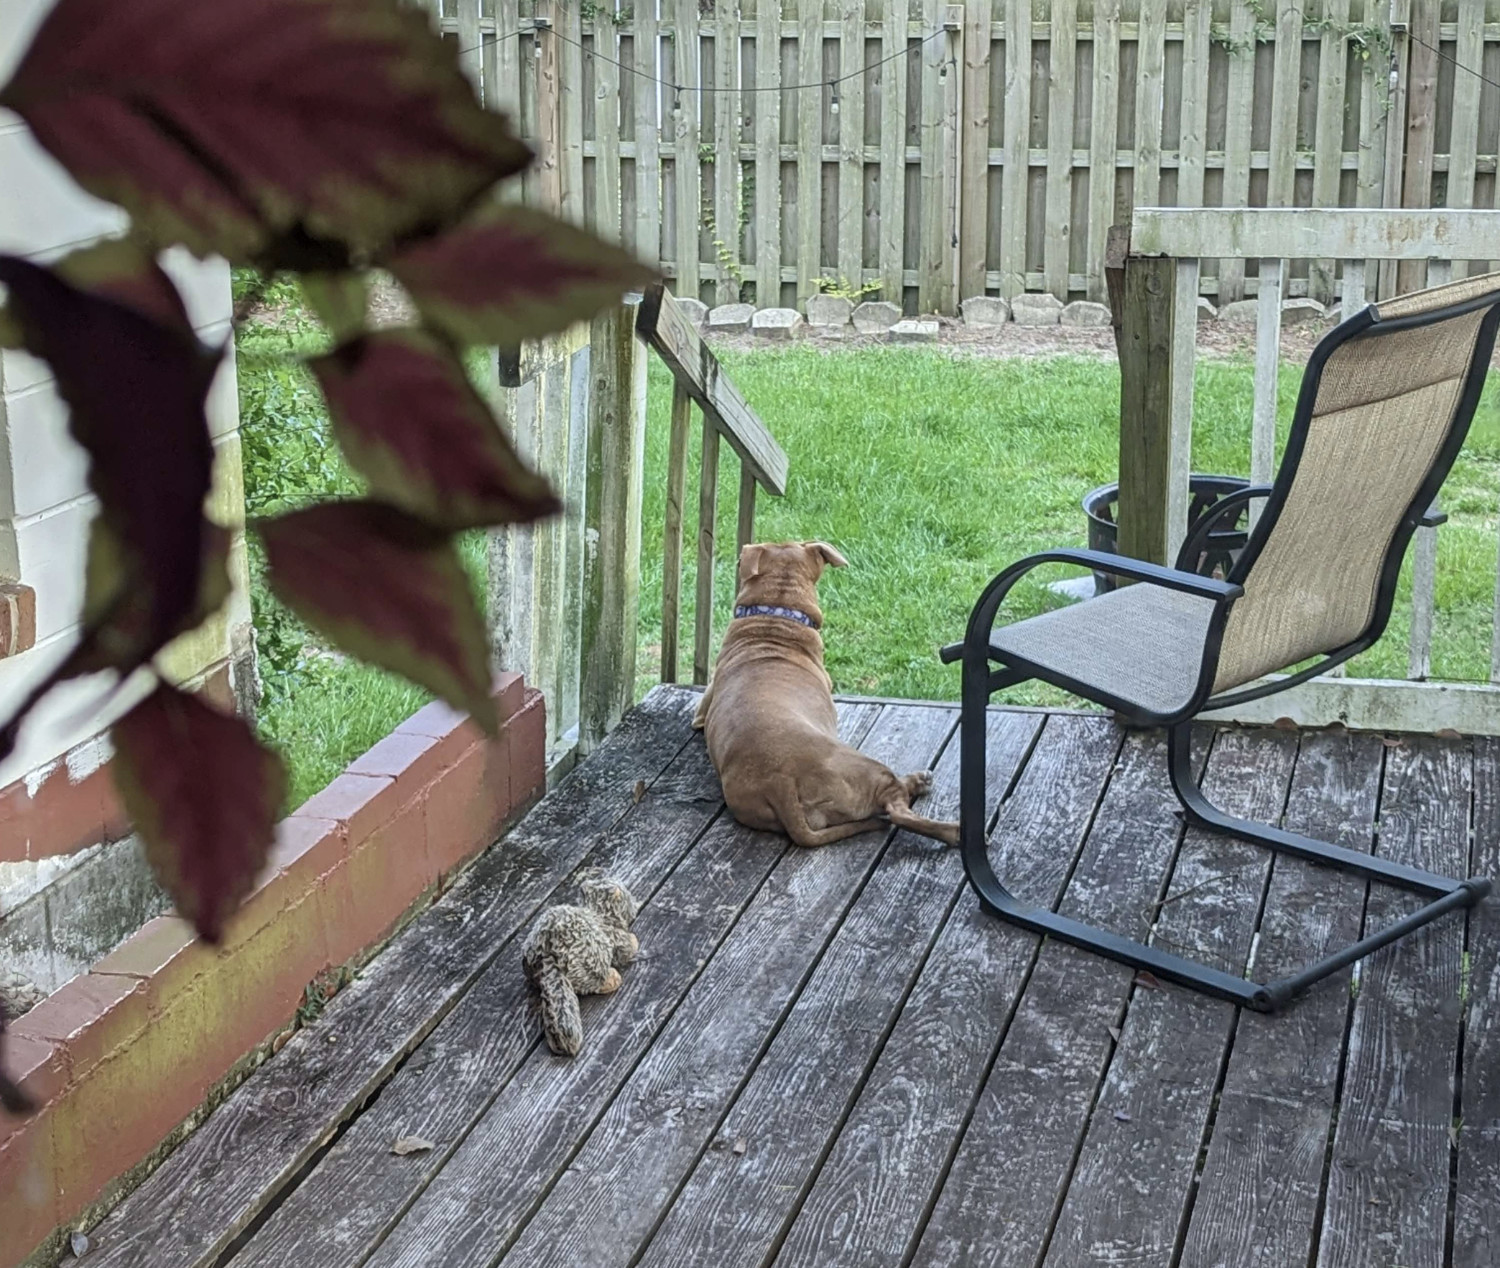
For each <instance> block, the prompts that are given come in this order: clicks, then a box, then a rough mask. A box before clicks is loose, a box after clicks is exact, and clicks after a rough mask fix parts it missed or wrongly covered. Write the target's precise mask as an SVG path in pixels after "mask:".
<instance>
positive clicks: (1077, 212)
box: [427, 0, 1500, 312]
mask: <svg viewBox="0 0 1500 1268" xmlns="http://www.w3.org/2000/svg"><path fill="white" fill-rule="evenodd" d="M427 2H428V3H429V4H430V5H431V6H432V7H435V8H436V7H438V6H439V5H441V10H440V20H441V23H442V26H443V29H444V30H445V31H447V32H449V33H450V34H451V36H452V38H453V39H454V40H456V41H457V42H458V44H459V46H460V48H461V49H462V50H463V55H464V60H465V64H466V66H467V67H468V69H469V72H470V74H471V75H472V77H473V78H474V80H475V82H476V83H477V84H479V85H480V86H481V89H482V91H483V94H484V97H485V99H486V101H487V103H488V104H490V105H492V106H495V107H497V108H499V109H502V110H505V111H507V112H508V113H511V114H512V115H514V116H516V117H518V118H519V120H520V123H521V128H522V131H523V134H524V135H525V136H526V137H527V138H528V140H530V141H531V143H532V144H533V145H535V146H537V148H538V149H539V151H540V152H541V154H542V157H543V163H542V164H541V166H540V167H539V168H537V169H536V170H535V171H533V172H532V173H531V174H530V175H529V176H528V178H527V181H526V194H525V196H526V197H527V198H528V199H531V200H533V201H538V202H541V201H545V202H547V203H548V204H549V205H551V203H552V202H553V201H556V202H557V203H558V204H559V205H560V206H561V208H562V210H563V211H564V213H565V214H567V215H569V216H570V217H572V218H574V219H577V220H587V221H589V222H590V223H592V224H594V225H596V226H597V227H598V228H600V230H601V231H603V232H606V233H609V234H611V235H618V236H619V237H620V238H621V239H622V240H623V241H624V242H625V243H626V244H627V245H629V246H631V247H632V248H633V249H635V250H636V251H637V253H638V254H640V255H641V256H642V257H644V258H646V259H648V260H650V261H654V262H659V263H660V266H661V268H662V270H663V272H664V273H665V275H666V276H668V277H669V278H671V279H672V280H673V288H674V290H675V291H676V292H677V293H678V294H679V295H691V296H695V297H697V298H701V299H703V300H704V301H706V302H710V303H726V302H730V301H733V300H737V299H740V298H745V299H753V301H754V302H755V303H756V304H757V305H758V306H760V307H769V306H776V305H780V304H792V303H797V302H800V301H803V300H805V299H806V298H807V296H808V295H810V294H812V293H814V292H815V291H816V290H817V289H818V288H819V286H820V285H830V284H831V285H834V286H837V287H840V288H843V289H846V290H851V291H856V290H859V289H861V288H864V287H869V288H872V290H871V293H872V294H873V293H875V292H876V291H878V292H879V293H880V294H881V295H882V296H883V297H884V298H887V299H893V300H895V301H896V302H898V303H902V304H904V306H905V307H906V308H907V309H908V311H918V310H920V311H924V312H930V311H943V312H951V311H953V309H954V305H955V304H956V302H957V301H959V300H961V299H963V298H966V297H968V296H970V295H976V294H980V293H984V292H990V293H998V294H1000V295H1003V296H1006V297H1009V296H1011V295H1014V294H1016V293H1017V292H1019V291H1022V290H1043V289H1045V290H1048V291H1051V292H1053V293H1054V294H1056V295H1057V296H1058V297H1059V298H1066V297H1067V296H1069V295H1081V294H1087V295H1088V296H1089V297H1090V298H1093V299H1103V298H1104V295H1105V284H1104V276H1103V264H1104V254H1105V249H1106V237H1107V233H1108V228H1109V226H1110V225H1112V224H1115V223H1119V222H1122V221H1123V220H1126V219H1128V217H1129V213H1130V210H1131V209H1132V207H1135V206H1159V205H1174V204H1175V205H1178V206H1185V207H1196V206H1214V205H1222V206H1229V207H1237V206H1247V205H1252V204H1259V205H1268V206H1292V205H1297V206H1313V207H1334V206H1348V207H1356V206H1357V207H1381V206H1387V207H1395V206H1404V207H1412V208H1421V207H1426V206H1429V205H1433V206H1436V205H1446V206H1449V207H1458V208H1469V207H1492V206H1494V205H1495V202H1496V183H1495V182H1496V160H1497V154H1500V89H1497V88H1496V86H1495V85H1494V84H1493V83H1487V82H1485V80H1484V79H1483V78H1481V77H1480V76H1481V75H1483V76H1487V77H1488V79H1490V80H1495V81H1500V0H964V3H963V4H961V5H950V4H946V3H941V2H940V0H636V2H635V3H633V4H629V5H627V4H625V3H624V0H604V3H603V4H587V5H585V4H583V3H582V0H427ZM1475 72H1478V73H1475ZM1199 283H1200V293H1203V294H1207V295H1214V296H1218V297H1219V298H1220V299H1221V300H1230V299H1237V298H1240V297H1241V296H1242V295H1244V294H1245V293H1247V292H1249V293H1252V294H1253V293H1254V292H1255V289H1256V286H1257V284H1258V283H1257V279H1256V278H1255V277H1254V275H1253V273H1252V274H1251V276H1249V277H1247V275H1246V269H1245V267H1244V263H1243V262H1242V261H1240V260H1235V259H1230V260H1226V261H1224V262H1223V263H1222V264H1220V263H1218V262H1210V263H1208V264H1206V265H1205V267H1204V268H1203V270H1202V271H1201V274H1200V279H1199ZM1394 284H1395V278H1394V277H1393V276H1385V277H1383V278H1382V281H1381V286H1382V288H1383V289H1385V290H1388V289H1389V288H1390V287H1391V286H1392V285H1394ZM1282 286H1283V292H1284V293H1285V294H1303V293H1311V294H1312V295H1313V296H1314V297H1316V298H1318V299H1320V300H1323V301H1325V302H1327V301H1330V300H1332V299H1333V298H1334V297H1335V295H1336V294H1337V290H1338V279H1337V277H1336V276H1335V275H1334V274H1332V273H1331V272H1329V270H1328V269H1327V268H1326V267H1319V266H1318V264H1317V263H1316V262H1312V263H1307V262H1299V263H1294V264H1293V266H1292V267H1291V268H1290V270H1289V272H1288V273H1287V275H1285V276H1284V278H1283V280H1282Z"/></svg>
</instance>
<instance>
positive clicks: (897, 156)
mask: <svg viewBox="0 0 1500 1268" xmlns="http://www.w3.org/2000/svg"><path fill="white" fill-rule="evenodd" d="M887 3H888V5H889V8H888V9H887V10H886V22H885V24H884V42H883V44H882V47H881V50H880V55H881V57H882V58H885V59H887V60H886V61H885V62H884V63H883V64H882V66H881V68H880V293H881V298H883V299H887V300H889V301H890V302H891V303H893V304H896V305H898V306H899V305H900V304H901V300H902V295H903V291H904V289H905V285H906V235H905V232H904V231H905V226H906V75H907V63H908V61H909V60H910V56H909V53H908V50H907V34H906V22H907V0H887ZM986 135H988V134H986ZM986 144H988V141H986ZM986 157H988V151H986ZM980 263H981V266H982V265H983V259H982V258H981V261H980ZM980 289H981V290H982V289H983V281H982V279H981V284H980Z"/></svg>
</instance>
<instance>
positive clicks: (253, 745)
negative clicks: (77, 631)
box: [110, 683, 286, 943]
mask: <svg viewBox="0 0 1500 1268" xmlns="http://www.w3.org/2000/svg"><path fill="white" fill-rule="evenodd" d="M110 734H111V738H112V739H113V740H114V747H115V758H114V764H113V768H112V769H113V771H114V779H115V785H116V787H117V788H118V789H119V791H120V800H121V801H122V802H123V803H124V805H125V809H126V810H127V811H128V812H129V814H130V817H131V820H132V821H133V822H134V823H135V826H136V830H137V831H138V832H139V833H140V834H141V839H142V840H143V841H144V842H145V846H146V857H147V858H148V859H149V860H150V863H151V867H152V869H153V870H154V871H155V873H156V877H157V879H158V880H159V881H160V882H161V884H162V888H164V889H165V890H166V891H167V893H168V894H170V895H171V896H172V901H173V902H174V903H176V905H177V910H178V911H179V912H181V913H182V915H183V916H185V917H186V918H187V919H188V920H191V921H192V922H193V926H194V927H195V928H196V929H197V931H198V936H199V937H200V938H202V939H203V940H204V941H205V942H210V943H212V942H217V941H218V939H219V934H220V932H221V931H222V929H223V927H224V922H225V920H226V919H228V917H229V916H230V915H231V914H232V913H233V911H234V909H235V908H236V907H237V906H238V905H239V903H240V900H241V899H243V898H244V897H245V895H246V894H248V893H249V892H250V889H251V887H252V886H253V885H254V883H255V878H256V876H257V875H258V874H259V873H260V870H261V868H262V867H263V866H264V865H265V861H266V854H267V851H268V850H269V849H270V846H271V839H272V836H273V834H274V832H275V825H276V815H277V813H278V812H279V811H280V808H281V802H282V799H283V798H284V797H285V795H286V771H285V770H284V768H283V767H282V764H281V759H280V758H279V757H277V756H276V754H274V753H272V752H271V751H270V750H269V749H267V748H265V747H263V746H262V745H261V744H260V742H259V741H258V740H257V739H256V738H255V733H254V732H253V731H252V730H251V729H250V727H249V726H248V725H247V724H246V723H245V722H244V721H243V720H242V719H240V718H237V717H234V716H233V715H232V714H228V713H220V712H219V710H217V709H215V708H213V707H212V706H211V705H207V704H205V703H204V702H203V701H202V700H200V699H199V698H198V697H197V696H193V695H189V694H188V693H187V692H185V691H179V690H177V688H175V687H169V686H167V685H166V684H165V683H162V684H161V685H159V686H158V687H157V688H156V690H155V691H153V692H152V693H151V694H150V695H149V696H147V697H146V699H145V700H143V701H142V702H141V703H140V704H138V705H136V707H135V708H134V709H132V710H131V711H130V712H129V713H127V714H126V715H125V716H124V717H123V718H121V719H120V720H119V721H118V722H116V723H115V724H114V727H113V728H112V729H111V732H110Z"/></svg>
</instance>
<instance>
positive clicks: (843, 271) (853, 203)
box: [837, 0, 866, 290]
mask: <svg viewBox="0 0 1500 1268" xmlns="http://www.w3.org/2000/svg"><path fill="white" fill-rule="evenodd" d="M840 16H841V18H842V21H841V23H840V31H839V63H838V64H839V75H840V76H841V77H842V76H844V75H850V74H854V73H855V72H856V71H862V70H863V69H864V65H865V3H864V0H842V5H841V15H840ZM837 92H838V102H839V117H838V134H839V216H838V226H839V229H838V262H839V263H838V271H839V277H840V278H841V279H846V280H847V281H848V284H849V285H850V286H851V287H853V288H854V289H855V290H858V289H859V287H860V286H861V285H863V284H864V276H865V272H864V271H865V260H864V255H865V93H866V85H865V79H864V76H863V75H862V74H860V75H857V76H856V77H855V78H854V79H848V80H845V81H844V82H843V83H841V84H839V85H838V86H837Z"/></svg>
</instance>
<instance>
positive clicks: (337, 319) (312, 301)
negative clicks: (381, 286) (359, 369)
mask: <svg viewBox="0 0 1500 1268" xmlns="http://www.w3.org/2000/svg"><path fill="white" fill-rule="evenodd" d="M301 283H302V297H303V298H304V299H305V300H306V301H307V306H308V307H309V308H311V309H312V310H313V312H314V313H316V314H317V316H318V320H319V321H321V322H322V323H323V324H324V325H325V326H327V327H328V329H329V330H331V331H332V332H333V337H334V338H335V339H352V338H353V337H354V336H355V335H357V334H359V332H360V331H362V330H363V329H364V328H365V315H366V313H367V312H368V309H369V304H370V291H369V288H368V287H367V286H366V285H365V279H364V278H362V277H361V276H360V275H359V274H358V273H304V274H303V275H302V277H301Z"/></svg>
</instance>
